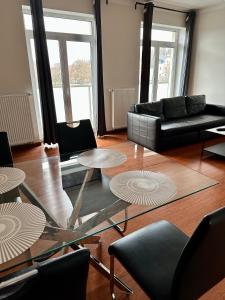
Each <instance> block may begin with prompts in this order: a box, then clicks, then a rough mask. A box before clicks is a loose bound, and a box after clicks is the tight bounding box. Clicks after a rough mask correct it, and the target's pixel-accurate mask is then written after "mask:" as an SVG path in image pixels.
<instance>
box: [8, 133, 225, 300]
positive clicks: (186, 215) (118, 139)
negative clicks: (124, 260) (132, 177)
mask: <svg viewBox="0 0 225 300" xmlns="http://www.w3.org/2000/svg"><path fill="white" fill-rule="evenodd" d="M126 139H127V137H126V133H119V134H111V135H108V136H106V137H104V138H102V139H98V146H102V147H104V146H110V145H113V144H117V143H122V142H123V141H126ZM218 141H225V140H224V138H220V139H217V140H211V141H209V142H207V145H211V144H215V143H216V142H218ZM201 147H202V144H201V143H198V144H193V145H190V146H186V147H180V148H176V149H171V150H168V151H165V152H163V153H162V154H163V155H165V156H166V157H168V158H170V159H172V160H175V161H177V162H179V163H180V164H183V165H185V166H186V167H188V168H191V169H193V170H195V171H197V172H199V173H201V174H204V175H206V176H209V177H210V178H212V179H216V180H218V181H219V184H218V185H216V186H213V187H211V188H208V189H206V190H203V191H201V192H198V193H195V194H193V195H190V196H188V197H186V199H185V201H176V202H173V203H171V204H168V205H166V206H164V207H162V208H159V209H156V210H155V211H152V212H150V213H148V214H145V215H144V216H141V217H138V218H136V219H134V220H132V221H130V222H129V225H128V230H127V233H129V232H133V231H135V230H137V229H139V228H141V227H144V226H145V225H148V224H150V223H153V222H156V221H159V220H162V219H165V220H168V221H170V222H172V223H174V224H175V225H176V226H178V227H179V228H181V229H182V230H183V231H184V232H185V233H186V234H188V235H191V234H192V232H193V230H194V229H195V228H196V226H197V224H198V223H199V221H200V220H201V218H202V217H203V216H204V215H205V214H207V213H208V212H211V211H213V210H215V209H217V208H220V207H223V206H224V205H225V159H223V158H219V157H216V156H212V157H203V158H202V157H201ZM57 153H58V152H57V149H51V150H44V149H43V148H42V147H41V146H36V147H33V146H32V147H18V148H14V149H13V157H14V160H15V161H16V162H19V161H23V160H30V159H35V158H38V157H40V156H51V155H55V154H57ZM119 238H120V235H119V234H118V233H117V232H116V231H115V230H113V229H111V230H108V231H107V232H103V233H102V234H101V241H102V242H101V246H100V248H97V246H90V249H91V251H92V253H93V254H95V255H96V256H98V257H99V258H101V260H102V261H103V263H104V264H105V265H107V266H108V265H109V257H108V253H107V249H108V245H109V244H110V243H111V242H113V241H115V240H117V239H119ZM116 273H117V275H118V276H119V277H120V278H121V279H122V280H124V281H125V282H126V283H127V284H128V285H129V286H130V287H131V288H132V289H133V290H134V294H133V295H131V296H129V299H130V300H137V299H138V300H145V299H148V297H146V295H145V294H144V293H143V291H142V290H141V289H140V287H139V286H138V285H137V284H136V283H135V281H134V280H133V279H132V278H131V277H130V276H129V274H127V272H126V271H125V270H124V269H123V267H122V266H121V265H119V263H116ZM187 284H188V283H187ZM71 299H72V295H71ZM74 299H75V297H74ZM87 299H88V300H110V299H111V297H110V293H109V283H108V281H107V280H106V279H105V278H103V277H102V276H101V274H99V273H97V272H96V271H95V270H94V269H93V268H92V267H90V272H89V278H88V289H87ZM117 299H118V300H125V299H128V297H127V295H125V294H122V293H121V292H120V291H118V290H117ZM201 300H225V280H223V281H222V282H220V283H219V284H218V285H217V286H216V287H214V288H213V289H212V290H210V291H209V292H208V293H207V294H205V295H204V296H202V297H201Z"/></svg>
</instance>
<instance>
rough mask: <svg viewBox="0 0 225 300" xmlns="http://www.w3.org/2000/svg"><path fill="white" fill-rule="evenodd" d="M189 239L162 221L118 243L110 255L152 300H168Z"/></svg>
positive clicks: (113, 245) (114, 244) (111, 247)
mask: <svg viewBox="0 0 225 300" xmlns="http://www.w3.org/2000/svg"><path fill="white" fill-rule="evenodd" d="M188 240H189V238H188V236H187V235H185V234H184V233H183V232H182V231H180V230H179V229H178V228H177V227H176V226H174V225H173V224H171V223H169V222H167V221H160V222H157V223H154V224H151V225H149V226H146V227H145V228H142V229H140V230H138V231H136V232H134V233H131V234H129V235H127V236H126V237H124V238H122V239H120V240H118V241H117V242H115V243H113V244H112V245H110V247H109V253H110V254H113V255H115V257H116V258H117V259H118V260H119V261H120V262H121V263H122V265H123V266H124V267H125V268H126V269H127V271H128V272H129V273H130V274H131V276H132V277H133V278H134V279H135V280H136V281H137V283H138V284H139V285H140V286H141V288H142V289H143V290H144V291H145V292H146V294H147V295H148V296H150V297H151V299H153V300H168V299H170V292H171V286H172V279H173V276H174V272H175V268H176V265H177V263H178V260H179V257H180V255H181V253H182V250H183V248H184V247H185V245H186V243H187V241H188Z"/></svg>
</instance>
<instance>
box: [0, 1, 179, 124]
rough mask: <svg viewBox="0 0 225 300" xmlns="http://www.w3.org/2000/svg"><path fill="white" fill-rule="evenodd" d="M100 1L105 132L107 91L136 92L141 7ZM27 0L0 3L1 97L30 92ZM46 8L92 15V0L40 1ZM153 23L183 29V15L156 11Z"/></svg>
mask: <svg viewBox="0 0 225 300" xmlns="http://www.w3.org/2000/svg"><path fill="white" fill-rule="evenodd" d="M109 2H110V4H109V5H106V4H105V1H103V0H102V27H103V28H102V33H103V64H104V84H105V108H106V122H107V129H108V130H110V129H111V103H110V98H109V93H108V89H109V88H136V90H137V89H138V74H139V39H140V32H139V30H140V22H141V20H142V15H143V8H140V7H139V8H138V9H137V10H135V9H134V2H133V1H132V0H110V1H109ZM23 4H24V5H28V4H29V1H28V0H17V1H15V0H2V1H0V20H1V26H0V40H1V43H0V54H1V55H0V66H1V70H0V94H12V93H24V92H32V87H31V79H30V72H29V64H28V57H27V49H26V42H25V33H24V27H23V18H22V5H23ZM43 6H44V7H46V8H52V9H59V10H65V11H74V12H82V13H89V14H90V13H93V8H92V0H74V1H71V0H63V1H61V0H43ZM153 22H154V23H159V24H168V25H173V26H183V25H184V16H183V15H182V14H177V13H172V12H165V11H162V10H158V9H156V10H155V12H154V19H153Z"/></svg>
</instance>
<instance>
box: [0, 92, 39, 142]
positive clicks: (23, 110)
mask: <svg viewBox="0 0 225 300" xmlns="http://www.w3.org/2000/svg"><path fill="white" fill-rule="evenodd" d="M31 101H32V96H31V95H29V94H24V95H4V96H0V131H6V132H7V134H8V138H9V143H10V145H11V146H13V145H22V144H28V143H33V142H35V134H34V128H33V120H32V115H31Z"/></svg>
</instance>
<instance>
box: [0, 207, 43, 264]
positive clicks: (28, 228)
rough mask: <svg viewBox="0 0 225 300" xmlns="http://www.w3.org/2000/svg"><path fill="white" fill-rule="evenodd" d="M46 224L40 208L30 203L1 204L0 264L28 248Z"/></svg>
mask: <svg viewBox="0 0 225 300" xmlns="http://www.w3.org/2000/svg"><path fill="white" fill-rule="evenodd" d="M45 224H46V219H45V215H44V213H43V212H42V210H41V209H40V208H38V207H37V206H34V205H32V204H28V203H15V202H13V203H4V204H0V264H1V263H5V262H7V261H9V260H11V259H13V258H15V257H17V256H18V255H20V254H21V253H23V252H25V251H26V250H28V249H29V248H30V247H31V246H32V245H33V244H34V243H35V242H36V241H37V239H38V238H39V237H40V235H41V234H42V232H43V230H44V228H45Z"/></svg>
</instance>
